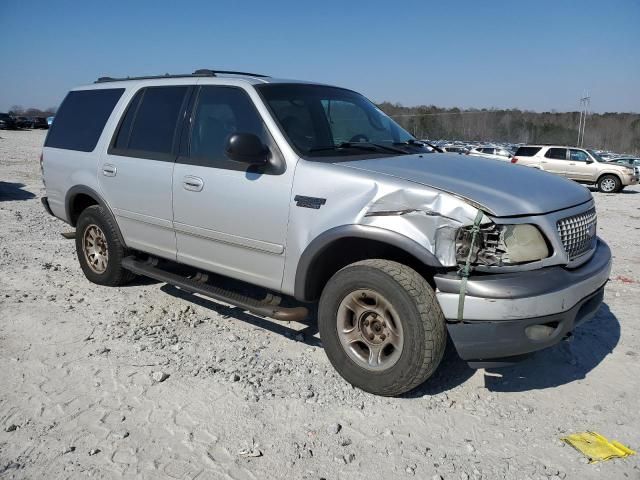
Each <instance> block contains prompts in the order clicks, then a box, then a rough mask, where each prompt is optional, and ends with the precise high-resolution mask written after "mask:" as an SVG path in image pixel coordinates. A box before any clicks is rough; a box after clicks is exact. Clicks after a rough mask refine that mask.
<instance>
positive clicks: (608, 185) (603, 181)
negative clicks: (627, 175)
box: [598, 175, 622, 193]
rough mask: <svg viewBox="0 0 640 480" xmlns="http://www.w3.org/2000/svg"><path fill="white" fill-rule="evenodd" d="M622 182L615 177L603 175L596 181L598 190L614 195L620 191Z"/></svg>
mask: <svg viewBox="0 0 640 480" xmlns="http://www.w3.org/2000/svg"><path fill="white" fill-rule="evenodd" d="M621 186H622V182H620V179H619V178H618V177H616V176H615V175H603V176H602V177H601V178H600V179H599V180H598V190H600V191H601V192H602V193H615V192H618V191H620V187H621Z"/></svg>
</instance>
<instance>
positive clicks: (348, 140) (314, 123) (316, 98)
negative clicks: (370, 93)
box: [256, 84, 424, 157]
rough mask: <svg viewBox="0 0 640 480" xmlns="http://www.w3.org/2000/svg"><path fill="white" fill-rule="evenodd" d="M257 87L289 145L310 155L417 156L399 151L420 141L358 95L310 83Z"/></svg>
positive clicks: (307, 155) (302, 153) (306, 155)
mask: <svg viewBox="0 0 640 480" xmlns="http://www.w3.org/2000/svg"><path fill="white" fill-rule="evenodd" d="M256 88H257V90H258V91H259V92H260V94H261V95H262V97H263V99H264V100H265V102H266V104H267V105H268V106H269V109H270V110H271V112H272V113H273V115H274V117H275V118H276V120H277V122H278V123H279V125H280V128H281V129H282V131H283V132H284V134H285V135H286V137H287V138H288V140H289V142H290V143H291V144H292V145H293V147H294V148H295V149H296V150H297V151H298V153H300V154H301V155H302V156H304V157H322V156H327V155H331V156H336V155H340V156H348V155H372V154H373V155H376V154H377V155H379V154H380V153H381V152H384V153H385V154H386V155H389V154H391V155H393V154H396V155H397V154H404V153H415V152H410V151H406V152H405V151H404V150H398V149H397V148H394V147H393V145H403V144H413V142H415V139H414V137H413V136H412V135H411V134H409V133H408V132H406V131H405V130H404V129H402V127H400V126H399V125H398V124H397V123H396V122H394V121H393V120H391V118H389V117H388V116H387V115H385V114H384V113H383V112H382V111H381V110H380V109H379V108H378V107H376V106H375V105H374V104H373V103H371V102H370V101H369V100H367V99H366V98H365V97H363V96H362V95H360V94H358V93H355V92H352V91H350V90H345V89H342V88H336V87H327V86H322V85H305V84H264V85H259V86H256ZM420 147H421V148H424V147H423V146H422V144H420Z"/></svg>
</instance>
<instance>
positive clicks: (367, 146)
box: [308, 142, 407, 155]
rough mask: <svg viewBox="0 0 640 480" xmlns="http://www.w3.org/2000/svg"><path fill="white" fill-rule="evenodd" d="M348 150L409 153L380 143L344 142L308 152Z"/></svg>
mask: <svg viewBox="0 0 640 480" xmlns="http://www.w3.org/2000/svg"><path fill="white" fill-rule="evenodd" d="M348 148H355V149H359V150H367V151H369V152H375V151H380V150H383V151H387V152H393V153H401V154H403V155H406V153H407V152H405V151H404V150H400V149H399V148H393V147H389V146H387V145H381V144H379V143H371V142H342V143H339V144H337V145H329V146H326V147H314V148H310V149H309V150H308V151H309V152H322V151H327V150H343V149H348Z"/></svg>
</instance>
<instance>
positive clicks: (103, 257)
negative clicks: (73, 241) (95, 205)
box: [82, 224, 109, 273]
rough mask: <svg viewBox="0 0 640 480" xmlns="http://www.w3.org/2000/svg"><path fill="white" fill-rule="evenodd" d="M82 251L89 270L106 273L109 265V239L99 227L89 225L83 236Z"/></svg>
mask: <svg viewBox="0 0 640 480" xmlns="http://www.w3.org/2000/svg"><path fill="white" fill-rule="evenodd" d="M82 250H83V252H84V258H85V260H86V261H87V265H89V268H90V269H91V270H92V271H93V272H95V273H104V271H105V270H106V269H107V265H108V263H109V249H108V248H107V237H106V236H105V234H104V232H103V231H102V229H101V228H100V227H99V226H97V225H93V224H92V225H88V226H87V228H85V229H84V234H83V235H82Z"/></svg>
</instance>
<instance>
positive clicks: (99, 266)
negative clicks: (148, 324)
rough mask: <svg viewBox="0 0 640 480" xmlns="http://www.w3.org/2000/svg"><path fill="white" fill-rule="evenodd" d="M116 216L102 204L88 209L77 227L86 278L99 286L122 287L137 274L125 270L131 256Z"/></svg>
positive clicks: (81, 260) (77, 241)
mask: <svg viewBox="0 0 640 480" xmlns="http://www.w3.org/2000/svg"><path fill="white" fill-rule="evenodd" d="M116 228H117V227H116V225H115V223H114V221H113V219H112V217H111V216H110V215H109V214H108V213H107V212H105V210H104V208H103V207H101V206H99V205H92V206H91V207H88V208H86V209H85V210H84V211H83V212H82V213H81V214H80V217H79V218H78V223H77V225H76V252H77V254H78V261H79V262H80V267H81V268H82V271H83V272H84V275H85V277H87V279H88V280H89V281H91V282H93V283H97V284H98V285H108V286H112V287H114V286H118V285H124V284H125V283H128V282H130V281H131V280H132V279H133V278H134V277H135V275H134V274H133V273H132V272H130V271H129V270H125V269H124V268H122V259H123V258H124V257H125V256H126V255H127V250H126V248H125V246H124V245H123V244H122V242H121V241H120V238H119V237H118V234H117V230H116Z"/></svg>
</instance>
